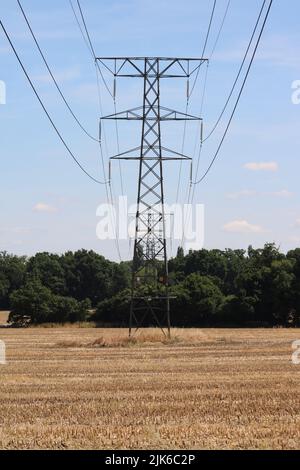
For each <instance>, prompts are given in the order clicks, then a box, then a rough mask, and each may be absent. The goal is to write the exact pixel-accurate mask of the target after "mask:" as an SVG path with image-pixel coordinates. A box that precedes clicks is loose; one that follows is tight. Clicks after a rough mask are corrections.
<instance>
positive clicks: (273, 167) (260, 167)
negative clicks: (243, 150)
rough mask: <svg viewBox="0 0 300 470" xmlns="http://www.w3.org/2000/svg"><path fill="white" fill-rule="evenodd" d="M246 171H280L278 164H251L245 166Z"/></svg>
mask: <svg viewBox="0 0 300 470" xmlns="http://www.w3.org/2000/svg"><path fill="white" fill-rule="evenodd" d="M244 168H246V170H250V171H271V172H276V171H278V168H279V167H278V163H276V162H250V163H246V164H245V165H244Z"/></svg>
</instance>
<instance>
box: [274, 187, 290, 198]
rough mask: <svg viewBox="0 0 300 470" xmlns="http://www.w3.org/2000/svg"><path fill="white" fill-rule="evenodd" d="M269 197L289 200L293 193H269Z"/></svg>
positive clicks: (285, 190) (285, 191)
mask: <svg viewBox="0 0 300 470" xmlns="http://www.w3.org/2000/svg"><path fill="white" fill-rule="evenodd" d="M269 195H270V196H275V197H282V198H289V197H292V196H293V193H291V191H288V190H287V189H282V190H281V191H275V192H273V193H269Z"/></svg>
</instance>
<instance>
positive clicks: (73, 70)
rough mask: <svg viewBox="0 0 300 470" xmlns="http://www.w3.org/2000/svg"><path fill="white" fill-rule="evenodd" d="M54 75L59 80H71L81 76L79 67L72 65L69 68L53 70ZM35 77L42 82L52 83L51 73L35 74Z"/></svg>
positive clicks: (61, 81)
mask: <svg viewBox="0 0 300 470" xmlns="http://www.w3.org/2000/svg"><path fill="white" fill-rule="evenodd" d="M53 75H54V77H55V79H56V81H57V82H59V83H63V82H70V81H72V80H75V79H77V78H79V77H80V69H79V67H70V68H68V69H63V70H57V71H53ZM33 79H34V80H35V81H37V82H40V83H47V84H48V83H52V78H51V75H50V74H49V73H45V74H40V75H35V76H34V77H33Z"/></svg>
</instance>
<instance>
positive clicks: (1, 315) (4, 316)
mask: <svg viewBox="0 0 300 470" xmlns="http://www.w3.org/2000/svg"><path fill="white" fill-rule="evenodd" d="M8 316H9V312H7V311H6V310H1V311H0V326H1V325H6V323H7V320H8Z"/></svg>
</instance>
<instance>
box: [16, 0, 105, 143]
mask: <svg viewBox="0 0 300 470" xmlns="http://www.w3.org/2000/svg"><path fill="white" fill-rule="evenodd" d="M17 2H18V5H19V7H20V10H21V12H22V15H23V17H24V19H25V21H26V24H27V26H28V29H29V31H30V33H31V36H32V38H33V40H34V42H35V44H36V47H37V48H38V51H39V53H40V55H41V57H42V59H43V61H44V64H45V65H46V67H47V70H48V72H49V74H50V76H51V78H52V80H53V82H54V84H55V86H56V89H57V91H58V93H59V94H60V96H61V98H62V99H63V101H64V103H65V105H66V106H67V108H68V110H69V111H70V113H71V115H72V116H73V118H74V119H75V121H76V122H77V124H78V125H79V127H80V128H81V129H82V130H83V132H84V133H85V134H86V135H87V136H88V137H89V138H90V139H92V140H94V141H96V142H98V139H97V138H95V137H93V136H92V135H91V134H90V133H89V132H88V131H87V130H86V129H85V127H84V126H83V125H82V124H81V122H80V121H79V119H78V118H77V116H76V115H75V113H74V112H73V110H72V108H71V106H70V105H69V103H68V101H67V100H66V98H65V96H64V94H63V92H62V90H61V88H60V86H59V85H58V83H57V80H56V78H55V76H54V74H53V72H52V70H51V69H50V66H49V64H48V62H47V60H46V57H45V55H44V53H43V51H42V49H41V47H40V45H39V42H38V40H37V38H36V36H35V34H34V32H33V29H32V27H31V25H30V22H29V20H28V17H27V15H26V13H25V11H24V9H23V7H22V5H21V2H20V0H17Z"/></svg>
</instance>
